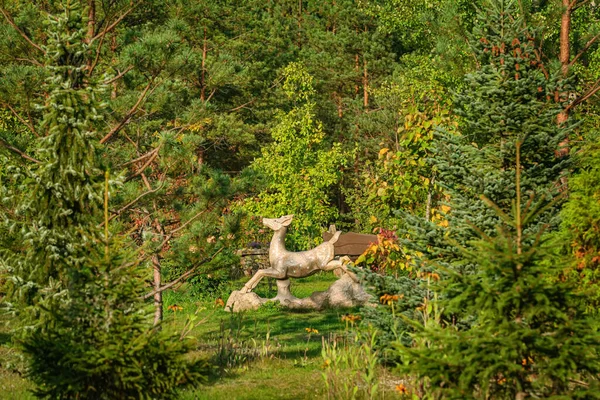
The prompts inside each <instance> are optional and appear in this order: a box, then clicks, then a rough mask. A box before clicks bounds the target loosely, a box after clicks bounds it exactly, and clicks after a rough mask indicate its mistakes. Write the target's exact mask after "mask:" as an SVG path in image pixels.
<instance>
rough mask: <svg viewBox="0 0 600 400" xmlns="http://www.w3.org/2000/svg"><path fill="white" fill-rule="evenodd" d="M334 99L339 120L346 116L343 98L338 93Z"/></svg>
mask: <svg viewBox="0 0 600 400" xmlns="http://www.w3.org/2000/svg"><path fill="white" fill-rule="evenodd" d="M333 99H334V101H335V106H336V108H337V115H338V118H342V117H343V116H344V110H343V108H342V96H340V94H339V93H338V92H333Z"/></svg>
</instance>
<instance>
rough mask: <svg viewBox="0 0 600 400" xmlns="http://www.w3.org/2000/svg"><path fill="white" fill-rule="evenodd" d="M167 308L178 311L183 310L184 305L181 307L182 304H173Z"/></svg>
mask: <svg viewBox="0 0 600 400" xmlns="http://www.w3.org/2000/svg"><path fill="white" fill-rule="evenodd" d="M167 310H170V311H173V312H177V311H182V310H183V307H181V306H180V305H177V304H171V305H170V306H169V307H167Z"/></svg>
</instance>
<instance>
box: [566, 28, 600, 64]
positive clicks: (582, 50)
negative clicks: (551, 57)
mask: <svg viewBox="0 0 600 400" xmlns="http://www.w3.org/2000/svg"><path fill="white" fill-rule="evenodd" d="M599 38H600V33H598V34H597V35H596V36H594V37H593V38H591V39H590V40H588V41H587V43H586V44H585V46H583V49H581V51H580V52H579V53H577V55H576V56H575V57H573V59H572V60H571V62H570V63H569V66H572V65H573V64H575V63H576V62H577V60H579V58H580V57H581V56H582V55H583V54H584V53H585V52H586V51H588V50H589V48H590V47H592V45H593V44H594V43H595V42H596V41H597V40H598V39H599Z"/></svg>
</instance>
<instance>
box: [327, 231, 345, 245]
mask: <svg viewBox="0 0 600 400" xmlns="http://www.w3.org/2000/svg"><path fill="white" fill-rule="evenodd" d="M341 234H342V231H337V232H336V233H334V234H333V236H332V237H331V239H329V243H331V244H334V243H335V242H337V241H338V239H339V238H340V235H341Z"/></svg>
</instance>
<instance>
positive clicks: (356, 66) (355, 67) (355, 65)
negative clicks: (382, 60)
mask: <svg viewBox="0 0 600 400" xmlns="http://www.w3.org/2000/svg"><path fill="white" fill-rule="evenodd" d="M359 61H360V57H359V55H358V54H356V55H355V56H354V69H355V70H356V75H357V78H358V74H359V73H360V64H359ZM354 95H355V96H358V79H357V82H356V85H354Z"/></svg>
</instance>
